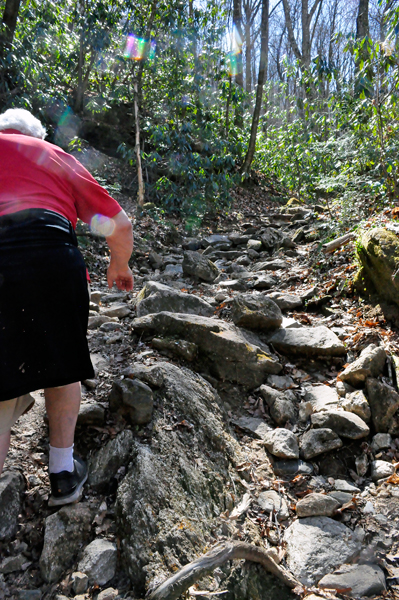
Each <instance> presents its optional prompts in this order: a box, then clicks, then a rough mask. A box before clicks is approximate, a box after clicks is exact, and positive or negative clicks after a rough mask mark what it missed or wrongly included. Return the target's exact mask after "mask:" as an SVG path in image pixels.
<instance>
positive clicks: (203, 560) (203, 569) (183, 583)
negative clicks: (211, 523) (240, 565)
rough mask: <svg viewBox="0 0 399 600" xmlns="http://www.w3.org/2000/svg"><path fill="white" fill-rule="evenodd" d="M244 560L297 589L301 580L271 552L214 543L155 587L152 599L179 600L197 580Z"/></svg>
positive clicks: (235, 543)
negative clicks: (207, 550)
mask: <svg viewBox="0 0 399 600" xmlns="http://www.w3.org/2000/svg"><path fill="white" fill-rule="evenodd" d="M237 559H245V560H249V561H252V562H256V563H259V564H260V565H262V567H263V568H264V569H265V571H268V573H272V574H273V575H275V577H277V578H278V579H280V581H282V582H283V583H285V585H286V586H288V587H289V588H291V589H294V588H295V587H296V586H297V585H299V582H298V581H297V580H296V579H295V578H294V577H293V575H291V573H289V572H288V571H287V570H286V569H284V568H283V567H280V565H278V564H277V563H275V562H274V560H272V559H271V558H270V557H269V556H268V554H267V553H266V552H265V551H264V550H263V549H262V548H259V547H258V546H253V545H252V544H246V543H245V542H227V543H220V544H217V545H216V546H214V547H213V548H212V549H211V550H209V552H207V553H206V554H203V555H202V556H200V557H199V558H197V559H196V560H194V561H193V562H191V563H189V564H188V565H185V566H184V567H183V568H181V569H180V570H179V571H178V572H177V573H175V574H174V575H172V577H169V579H167V580H166V581H164V582H163V583H161V585H160V586H159V587H157V589H156V590H154V591H153V592H152V593H151V594H150V596H149V600H176V599H177V598H178V597H179V596H181V595H182V594H184V592H186V591H187V590H188V588H189V587H191V586H192V585H193V583H195V582H196V581H198V580H199V579H201V578H202V577H204V576H205V575H208V574H210V573H212V571H214V570H215V569H216V568H217V567H220V566H221V565H223V564H224V563H226V562H227V561H229V560H237Z"/></svg>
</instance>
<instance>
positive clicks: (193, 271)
mask: <svg viewBox="0 0 399 600" xmlns="http://www.w3.org/2000/svg"><path fill="white" fill-rule="evenodd" d="M182 267H183V273H185V274H186V275H193V276H194V277H198V278H199V279H202V280H203V281H209V282H212V281H215V279H216V278H217V277H218V276H219V274H220V271H219V269H218V268H217V266H216V265H215V264H214V263H213V262H212V261H210V260H209V259H208V258H206V256H202V254H199V252H191V251H189V250H188V251H187V252H185V253H184V259H183V264H182Z"/></svg>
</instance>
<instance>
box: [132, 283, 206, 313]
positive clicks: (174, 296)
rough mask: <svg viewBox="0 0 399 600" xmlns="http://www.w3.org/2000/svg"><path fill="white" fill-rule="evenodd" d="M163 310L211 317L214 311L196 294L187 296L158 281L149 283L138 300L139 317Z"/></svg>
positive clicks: (137, 310)
mask: <svg viewBox="0 0 399 600" xmlns="http://www.w3.org/2000/svg"><path fill="white" fill-rule="evenodd" d="M163 310H167V311H169V312H176V313H186V314H193V315H202V316H204V317H210V316H211V315H212V314H213V310H214V309H213V308H212V306H211V305H210V304H208V302H205V300H202V298H199V297H198V296H195V295H194V294H186V293H184V292H181V291H180V290H176V289H175V288H171V287H169V286H167V285H164V284H162V283H158V282H157V281H148V282H147V283H146V284H145V286H144V287H143V289H142V290H141V292H140V293H139V295H138V296H137V299H136V312H137V316H138V317H143V316H144V315H148V314H151V313H158V312H162V311H163Z"/></svg>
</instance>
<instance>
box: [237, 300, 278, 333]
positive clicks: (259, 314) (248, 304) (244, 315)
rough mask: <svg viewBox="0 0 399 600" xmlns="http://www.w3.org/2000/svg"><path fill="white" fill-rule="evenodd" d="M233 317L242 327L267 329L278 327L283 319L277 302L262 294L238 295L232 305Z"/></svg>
mask: <svg viewBox="0 0 399 600" xmlns="http://www.w3.org/2000/svg"><path fill="white" fill-rule="evenodd" d="M231 318H232V320H233V322H234V323H235V324H236V325H238V326H240V327H247V328H248V329H261V330H265V331H270V330H273V329H277V328H278V327H280V325H281V323H282V320H283V316H282V314H281V310H280V309H279V307H278V306H277V304H275V302H273V300H270V299H269V298H266V297H265V296H262V294H242V295H238V296H236V297H235V298H234V300H233V302H232V305H231Z"/></svg>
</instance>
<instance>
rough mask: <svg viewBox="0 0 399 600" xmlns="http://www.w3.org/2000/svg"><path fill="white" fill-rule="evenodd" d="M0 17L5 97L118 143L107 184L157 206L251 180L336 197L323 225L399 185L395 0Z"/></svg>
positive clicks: (13, 4) (200, 206) (105, 147)
mask: <svg viewBox="0 0 399 600" xmlns="http://www.w3.org/2000/svg"><path fill="white" fill-rule="evenodd" d="M0 15H1V16H2V25H1V28H0V65H1V71H0V110H1V111H3V110H5V109H6V108H9V107H23V108H27V109H28V110H31V111H32V112H33V113H34V114H36V115H37V116H38V117H39V118H40V119H41V120H42V121H43V122H44V123H45V124H46V126H47V128H48V131H49V138H48V139H49V140H50V141H52V142H54V143H56V144H58V145H60V146H62V147H64V148H65V149H67V150H69V151H71V150H73V151H74V152H76V153H79V151H82V149H83V146H84V143H83V142H82V139H83V140H85V141H87V142H88V143H89V144H90V145H92V146H93V147H94V148H97V149H99V150H101V151H102V152H104V153H106V154H109V155H110V156H114V157H119V158H120V159H121V160H123V161H124V162H125V163H126V171H125V173H126V177H124V178H123V180H122V181H120V183H119V184H114V185H116V186H118V185H120V186H121V188H123V187H125V188H126V187H127V188H129V187H130V188H131V189H132V190H134V193H136V191H137V190H138V200H139V204H141V205H142V204H143V203H145V202H148V201H151V203H152V205H151V206H152V208H153V214H154V216H155V217H156V216H158V217H160V215H164V214H165V213H171V212H172V213H173V212H177V211H178V212H179V214H180V215H183V217H184V218H185V219H186V220H187V223H190V222H195V221H196V220H198V219H200V218H201V216H202V215H203V214H205V213H206V212H209V211H210V210H211V211H212V210H213V211H220V210H224V211H225V210H228V207H229V204H230V202H231V190H232V188H234V187H235V186H237V185H238V184H240V185H245V184H246V185H248V184H250V183H251V182H254V181H255V182H263V184H265V185H267V186H268V188H267V189H268V190H269V196H270V194H271V196H272V198H273V194H274V195H275V199H276V201H279V200H280V199H281V198H283V197H284V196H285V201H286V196H287V194H289V195H292V196H295V197H296V198H297V199H299V200H303V201H305V202H307V203H316V202H319V203H320V202H322V203H325V204H327V205H328V206H330V205H331V204H333V203H336V202H339V204H340V207H341V209H342V210H341V211H340V215H341V217H340V223H333V222H330V223H329V224H328V225H326V228H327V229H330V230H331V232H330V233H331V234H332V230H333V229H335V231H336V229H337V228H338V229H339V228H341V229H343V230H344V229H345V228H346V227H348V226H353V224H354V223H361V220H362V219H364V218H366V217H367V216H368V215H369V214H370V211H374V210H376V209H378V208H381V209H383V208H384V207H386V206H391V205H392V204H394V203H395V199H397V198H398V192H399V181H398V177H399V152H398V150H399V120H398V115H397V108H398V87H399V69H398V66H399V42H398V35H397V34H398V32H399V26H398V23H399V7H397V5H396V3H395V2H394V0H381V1H380V2H378V1H377V0H313V2H312V1H311V0H228V1H227V2H225V1H224V0H201V1H197V2H193V0H189V2H188V3H186V2H182V1H181V0H137V1H135V2H131V1H130V0H91V1H89V0H51V1H47V0H41V1H40V2H39V1H36V0H0ZM110 191H111V190H110ZM190 220H191V221H190ZM328 234H329V231H326V235H327V236H328Z"/></svg>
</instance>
